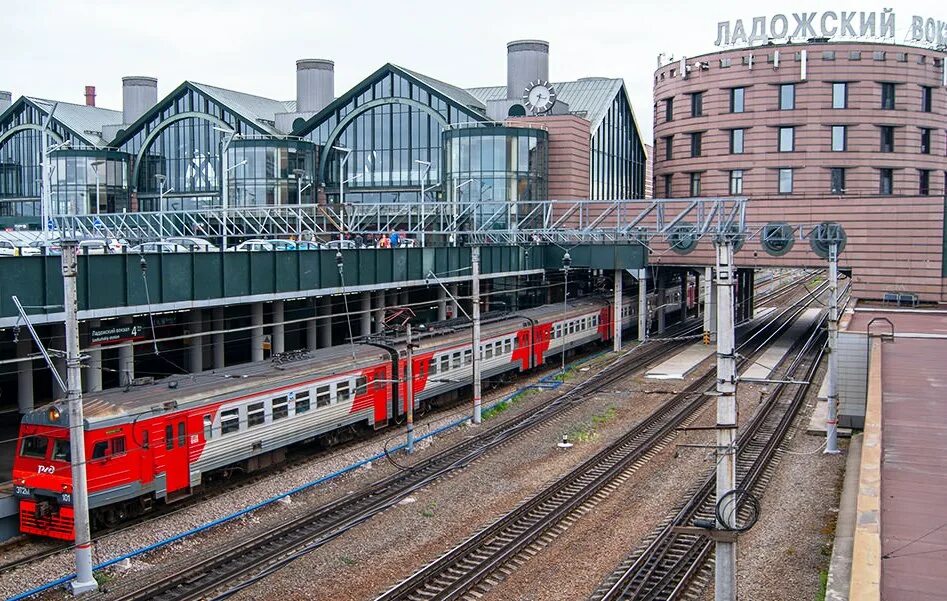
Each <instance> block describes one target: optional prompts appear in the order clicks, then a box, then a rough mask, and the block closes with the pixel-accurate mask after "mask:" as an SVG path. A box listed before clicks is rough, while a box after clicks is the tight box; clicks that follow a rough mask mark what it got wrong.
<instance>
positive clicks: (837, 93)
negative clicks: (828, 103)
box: [832, 82, 848, 109]
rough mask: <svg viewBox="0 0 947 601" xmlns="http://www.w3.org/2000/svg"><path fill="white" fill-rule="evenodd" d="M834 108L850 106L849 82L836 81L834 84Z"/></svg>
mask: <svg viewBox="0 0 947 601" xmlns="http://www.w3.org/2000/svg"><path fill="white" fill-rule="evenodd" d="M832 108H834V109H847V108H848V84H847V83H845V82H835V83H833V84H832Z"/></svg>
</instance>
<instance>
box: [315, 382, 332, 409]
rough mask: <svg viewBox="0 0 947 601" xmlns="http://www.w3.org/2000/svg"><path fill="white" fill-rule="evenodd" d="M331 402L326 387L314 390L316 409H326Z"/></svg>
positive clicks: (330, 395)
mask: <svg viewBox="0 0 947 601" xmlns="http://www.w3.org/2000/svg"><path fill="white" fill-rule="evenodd" d="M331 402H332V393H331V392H329V387H328V386H319V387H317V388H316V407H328V406H329V403H331Z"/></svg>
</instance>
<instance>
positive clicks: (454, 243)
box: [451, 177, 474, 246]
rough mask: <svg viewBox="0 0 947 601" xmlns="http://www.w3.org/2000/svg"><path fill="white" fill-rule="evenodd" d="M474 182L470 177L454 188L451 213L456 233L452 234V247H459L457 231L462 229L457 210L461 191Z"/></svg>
mask: <svg viewBox="0 0 947 601" xmlns="http://www.w3.org/2000/svg"><path fill="white" fill-rule="evenodd" d="M473 181H474V180H473V178H472V177H468V178H467V179H466V180H464V181H462V182H460V183H459V184H457V185H456V186H454V202H452V203H451V212H452V213H453V215H452V217H453V224H452V226H453V227H452V228H451V229H453V230H454V232H453V233H452V234H451V242H452V244H451V246H457V231H458V230H459V229H460V224H459V223H458V217H457V212H458V211H457V209H458V208H459V206H460V202H459V198H460V195H461V194H462V192H461V190H460V189H461V188H463V187H464V186H466V185H467V184H469V183H471V182H473Z"/></svg>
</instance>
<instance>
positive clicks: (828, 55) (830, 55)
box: [822, 50, 835, 61]
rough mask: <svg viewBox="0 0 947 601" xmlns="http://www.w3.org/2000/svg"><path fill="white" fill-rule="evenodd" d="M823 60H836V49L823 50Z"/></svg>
mask: <svg viewBox="0 0 947 601" xmlns="http://www.w3.org/2000/svg"><path fill="white" fill-rule="evenodd" d="M822 60H824V61H834V60H835V51H834V50H823V51H822Z"/></svg>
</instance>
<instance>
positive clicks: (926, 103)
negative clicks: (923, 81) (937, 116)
mask: <svg viewBox="0 0 947 601" xmlns="http://www.w3.org/2000/svg"><path fill="white" fill-rule="evenodd" d="M933 110H934V88H932V87H930V86H921V111H923V112H925V113H930V112H931V111H933Z"/></svg>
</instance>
